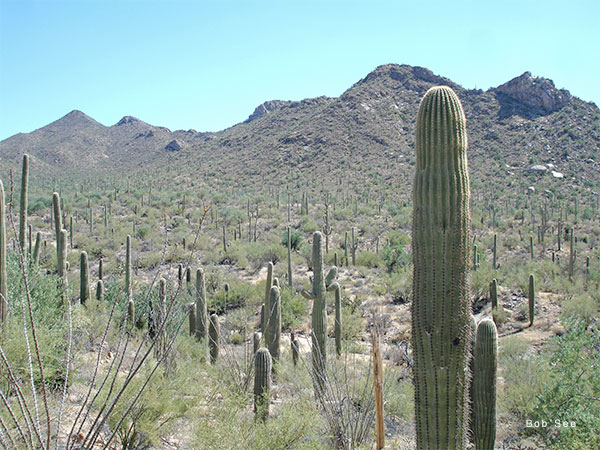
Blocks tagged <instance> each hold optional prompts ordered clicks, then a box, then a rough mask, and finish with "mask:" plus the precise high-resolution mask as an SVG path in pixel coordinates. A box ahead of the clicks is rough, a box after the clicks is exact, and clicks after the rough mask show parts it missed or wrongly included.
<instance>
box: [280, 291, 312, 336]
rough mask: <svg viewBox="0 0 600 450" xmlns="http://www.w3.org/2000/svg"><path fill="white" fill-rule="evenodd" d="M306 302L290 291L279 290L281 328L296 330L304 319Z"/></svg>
mask: <svg viewBox="0 0 600 450" xmlns="http://www.w3.org/2000/svg"><path fill="white" fill-rule="evenodd" d="M307 311H308V302H307V301H306V299H305V298H304V297H302V296H301V295H299V294H297V293H296V292H294V291H293V290H292V289H289V288H284V289H281V328H282V329H283V330H289V329H290V328H298V327H300V326H301V325H302V324H303V321H304V320H305V319H306V313H307Z"/></svg>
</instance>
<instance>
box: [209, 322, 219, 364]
mask: <svg viewBox="0 0 600 450" xmlns="http://www.w3.org/2000/svg"><path fill="white" fill-rule="evenodd" d="M208 322H209V324H208V347H209V349H210V363H211V364H215V363H216V362H217V358H218V357H219V340H220V335H221V329H220V326H219V317H218V316H217V315H216V314H211V315H210V318H209V320H208Z"/></svg>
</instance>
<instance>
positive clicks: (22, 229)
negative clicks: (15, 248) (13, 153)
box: [19, 153, 29, 252]
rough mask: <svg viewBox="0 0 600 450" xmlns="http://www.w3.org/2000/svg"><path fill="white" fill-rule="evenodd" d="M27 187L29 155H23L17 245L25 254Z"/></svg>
mask: <svg viewBox="0 0 600 450" xmlns="http://www.w3.org/2000/svg"><path fill="white" fill-rule="evenodd" d="M28 186H29V155H28V154H27V153H26V154H24V155H23V170H22V173H21V208H20V210H19V245H20V246H21V249H22V250H23V252H25V240H26V237H27V199H28V196H29V194H28V190H29V188H28Z"/></svg>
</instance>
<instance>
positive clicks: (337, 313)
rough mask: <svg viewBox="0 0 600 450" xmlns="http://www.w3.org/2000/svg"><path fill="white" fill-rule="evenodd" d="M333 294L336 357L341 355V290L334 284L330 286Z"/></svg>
mask: <svg viewBox="0 0 600 450" xmlns="http://www.w3.org/2000/svg"><path fill="white" fill-rule="evenodd" d="M332 288H333V292H334V293H335V326H334V335H335V353H336V354H337V355H338V356H341V355H342V289H341V288H340V285H339V284H338V283H337V282H336V283H333V285H332Z"/></svg>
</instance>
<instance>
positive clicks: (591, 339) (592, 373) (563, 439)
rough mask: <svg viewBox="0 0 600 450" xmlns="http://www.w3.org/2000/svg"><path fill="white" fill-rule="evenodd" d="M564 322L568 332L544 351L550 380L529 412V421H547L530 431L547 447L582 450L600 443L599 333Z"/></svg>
mask: <svg viewBox="0 0 600 450" xmlns="http://www.w3.org/2000/svg"><path fill="white" fill-rule="evenodd" d="M563 324H564V326H565V329H566V330H567V332H566V333H565V334H564V335H562V336H558V337H555V338H553V339H552V347H553V348H552V350H553V351H551V352H547V353H545V356H544V359H545V362H546V364H548V367H549V380H547V383H546V385H545V386H544V389H543V390H542V391H541V392H539V393H538V395H537V397H536V401H535V402H534V407H533V408H532V411H531V419H532V420H534V421H535V420H546V421H548V422H550V423H549V426H548V427H547V428H532V429H530V431H531V432H535V433H537V434H540V435H541V436H542V438H543V439H544V441H545V443H546V444H547V445H548V448H552V449H564V448H569V449H581V450H583V449H587V448H590V447H589V444H590V443H592V442H600V401H599V400H598V393H599V392H600V371H598V367H600V351H599V350H598V341H599V334H600V332H599V330H598V329H597V327H591V326H589V325H587V323H586V322H585V321H583V320H580V319H577V318H574V317H569V318H566V319H565V320H564V321H563ZM555 421H558V423H559V424H560V425H559V426H557V425H556V422H555ZM564 423H567V424H575V426H574V427H572V426H564Z"/></svg>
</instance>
